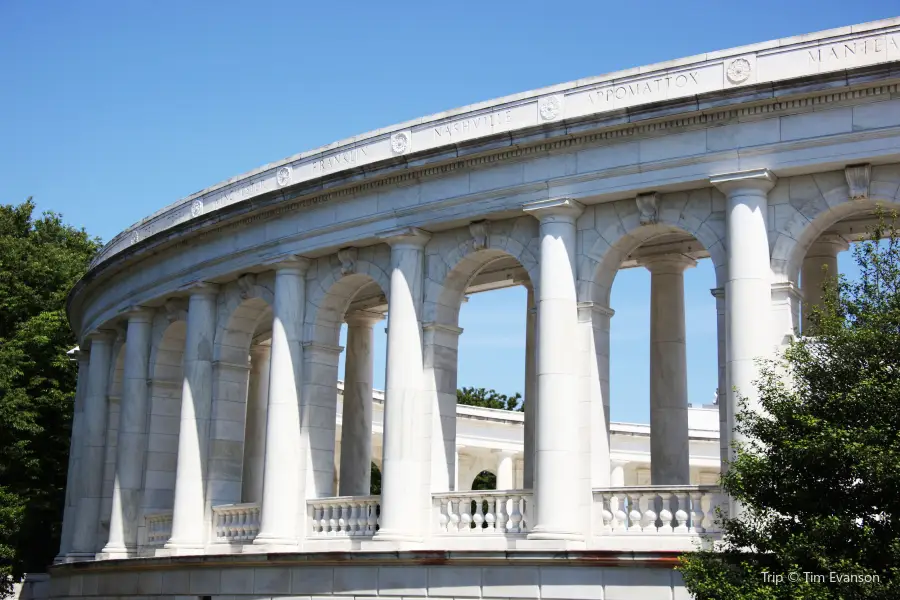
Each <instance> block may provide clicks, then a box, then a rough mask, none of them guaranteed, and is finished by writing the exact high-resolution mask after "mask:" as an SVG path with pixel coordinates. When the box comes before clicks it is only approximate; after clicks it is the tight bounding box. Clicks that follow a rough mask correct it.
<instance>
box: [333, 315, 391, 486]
mask: <svg viewBox="0 0 900 600" xmlns="http://www.w3.org/2000/svg"><path fill="white" fill-rule="evenodd" d="M382 318H383V317H382V315H379V314H376V313H369V312H365V311H358V312H355V313H352V314H350V315H347V319H346V321H347V359H346V362H345V364H344V372H345V373H344V406H343V413H342V418H341V463H340V476H341V478H340V490H339V492H338V495H339V496H368V495H369V490H370V485H371V474H372V385H373V381H374V365H373V356H374V355H373V352H372V347H373V345H374V344H375V336H374V333H373V330H372V328H373V326H374V325H375V323H377V322H378V321H380V320H381V319H382Z"/></svg>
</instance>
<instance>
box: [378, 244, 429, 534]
mask: <svg viewBox="0 0 900 600" xmlns="http://www.w3.org/2000/svg"><path fill="white" fill-rule="evenodd" d="M430 237H431V234H429V233H426V232H424V231H421V230H419V229H416V228H413V227H408V228H403V229H401V230H396V231H391V232H388V233H386V234H384V235H383V236H382V239H384V240H385V241H386V242H387V243H389V244H390V245H391V289H390V300H389V302H388V335H387V375H386V377H385V379H386V382H385V383H386V385H385V398H384V442H383V443H384V455H383V464H384V468H383V469H382V472H381V473H382V479H381V529H380V530H379V531H378V533H377V534H376V536H375V537H376V538H377V539H381V540H396V541H402V540H412V541H417V540H419V539H421V533H422V531H421V530H422V526H423V525H422V521H423V519H424V516H425V515H424V512H425V510H426V508H427V507H426V500H427V501H428V502H427V504H428V505H430V492H431V490H430V488H428V487H427V486H426V485H425V483H426V482H424V481H423V479H424V477H425V469H426V468H428V467H430V458H431V448H430V443H427V442H430V439H431V423H430V421H428V420H427V416H428V415H427V413H426V411H425V410H424V409H425V408H426V402H427V399H426V398H425V393H424V390H423V388H424V385H423V384H424V377H423V366H424V360H423V347H422V291H423V286H424V280H423V278H424V271H425V252H424V250H425V244H426V243H427V242H428V240H429V238H430Z"/></svg>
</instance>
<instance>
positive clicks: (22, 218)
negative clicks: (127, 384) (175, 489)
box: [0, 198, 100, 592]
mask: <svg viewBox="0 0 900 600" xmlns="http://www.w3.org/2000/svg"><path fill="white" fill-rule="evenodd" d="M33 212H34V203H33V202H32V201H31V198H29V199H28V200H26V201H25V202H24V203H22V204H19V205H18V206H11V205H3V206H0V423H2V427H0V569H3V575H11V576H13V577H16V578H17V577H19V576H21V575H22V574H23V573H25V572H31V571H38V572H39V571H44V570H45V569H46V567H47V565H48V564H50V563H51V562H52V560H53V557H54V556H55V554H56V552H57V550H58V549H59V538H60V529H61V526H60V525H61V520H62V519H61V515H62V508H63V503H64V497H65V486H66V470H67V468H68V451H69V436H70V432H71V420H72V408H73V406H72V399H73V397H74V392H75V379H76V370H77V369H76V367H75V365H73V364H72V362H71V361H70V360H69V359H68V357H67V355H66V351H68V350H70V349H71V348H72V347H73V346H74V345H75V338H74V336H73V334H72V330H71V329H70V327H69V323H68V320H67V318H66V314H65V310H64V309H65V302H66V295H67V294H68V292H69V290H70V289H71V288H72V286H73V285H74V284H75V282H76V281H77V280H78V279H79V278H80V277H81V276H82V275H83V274H84V273H85V271H86V270H87V266H88V263H89V262H90V260H91V258H92V257H93V256H94V255H95V253H96V252H97V250H98V248H99V246H100V243H99V240H98V239H96V238H91V237H90V236H88V234H87V233H85V232H84V231H83V230H78V229H75V228H73V227H71V226H69V225H66V224H65V223H63V221H62V218H61V216H60V215H58V214H54V213H51V212H47V213H44V215H43V216H42V217H41V218H39V219H35V218H34V217H33ZM5 583H6V582H5V577H4V578H3V582H0V585H5ZM0 592H3V590H2V589H0Z"/></svg>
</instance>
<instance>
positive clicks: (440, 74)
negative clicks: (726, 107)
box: [0, 0, 900, 422]
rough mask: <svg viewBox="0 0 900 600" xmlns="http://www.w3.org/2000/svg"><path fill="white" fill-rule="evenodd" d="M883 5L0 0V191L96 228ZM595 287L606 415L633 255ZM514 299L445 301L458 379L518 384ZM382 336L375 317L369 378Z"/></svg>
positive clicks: (624, 409)
mask: <svg viewBox="0 0 900 600" xmlns="http://www.w3.org/2000/svg"><path fill="white" fill-rule="evenodd" d="M898 9H900V6H898V5H897V3H896V1H894V2H889V1H874V0H871V1H858V2H852V3H850V2H842V1H836V0H818V1H815V2H812V1H807V0H802V1H800V0H794V1H792V2H784V1H783V0H781V1H778V2H775V1H772V0H757V1H754V2H744V3H737V2H714V1H706V2H703V1H695V0H692V1H681V2H663V1H660V0H653V1H632V2H597V1H593V2H576V1H570V2H546V1H544V2H531V1H524V0H519V1H515V2H466V1H456V2H442V3H438V2H421V1H420V2H404V3H401V2H281V3H270V2H263V1H254V2H244V3H238V2H230V1H218V2H199V1H193V2H174V1H168V0H166V1H162V0H157V1H154V2H149V1H137V0H133V1H122V0H118V1H107V2H96V1H89V0H84V1H79V2H63V1H61V0H60V1H55V2H25V1H18V2H16V1H13V0H0V73H2V77H3V84H4V85H3V88H4V90H3V93H2V95H0V202H4V203H14V202H20V201H22V200H24V199H25V198H26V197H27V196H29V195H34V197H35V199H36V201H37V203H38V207H39V208H40V209H41V210H44V209H51V210H55V211H58V212H62V213H63V214H64V216H65V218H66V219H67V220H68V221H69V222H71V223H74V224H76V225H78V226H83V227H85V228H86V229H87V230H88V231H90V232H91V233H93V234H95V235H98V236H100V237H102V238H103V239H104V240H108V239H110V238H111V237H112V236H113V235H115V234H116V233H117V232H118V231H120V230H121V229H123V228H125V227H127V226H128V225H130V224H132V223H134V222H135V221H137V220H139V219H140V218H141V217H143V216H145V215H147V214H149V213H151V212H153V211H155V210H156V209H158V208H160V207H162V206H164V205H166V204H169V203H170V202H173V201H174V200H177V199H178V198H181V197H183V196H186V195H188V194H190V193H192V192H195V191H197V190H200V189H202V188H205V187H207V186H209V185H211V184H214V183H216V182H218V181H220V180H223V179H226V178H228V177H231V176H233V175H236V174H239V173H242V172H244V171H247V170H250V169H252V168H255V167H257V166H259V165H262V164H264V163H267V162H269V161H272V160H276V159H279V158H283V157H286V156H289V155H291V154H294V153H296V152H299V151H301V150H305V149H309V148H313V147H316V146H319V145H322V144H325V143H328V142H332V141H335V140H338V139H341V138H344V137H347V136H350V135H354V134H358V133H362V132H365V131H368V130H371V129H375V128H378V127H382V126H386V125H390V124H392V123H397V122H400V121H404V120H406V119H410V118H415V117H419V116H423V115H427V114H430V113H434V112H437V111H441V110H444V109H448V108H453V107H456V106H462V105H466V104H470V103H472V102H477V101H481V100H487V99H490V98H494V97H497V96H502V95H505V94H511V93H516V92H521V91H525V90H530V89H533V88H537V87H541V86H545V85H550V84H555V83H561V82H565V81H570V80H573V79H578V78H581V77H587V76H592V75H599V74H602V73H605V72H608V71H614V70H618V69H624V68H628V67H633V66H639V65H644V64H648V63H652V62H657V61H662V60H668V59H673V58H678V57H682V56H688V55H692V54H697V53H700V52H706V51H712V50H720V49H724V48H729V47H732V46H736V45H741V44H747V43H753V42H760V41H765V40H769V39H774V38H778V37H783V36H789V35H796V34H801V33H808V32H812V31H818V30H821V29H827V28H831V27H838V26H841V25H850V24H854V23H861V22H865V21H871V20H874V19H880V18H884V17H889V16H894V15H895V14H896V13H897V12H898ZM848 259H849V256H848V255H845V256H843V257H842V265H846V264H848V262H849V261H848ZM707 262H708V261H707ZM713 281H714V280H713V274H712V270H711V268H710V267H709V265H708V264H702V263H701V265H700V266H699V267H698V268H696V269H693V270H691V271H688V273H687V275H686V287H687V292H686V293H687V296H688V298H687V301H688V305H689V307H690V308H689V310H688V314H687V326H688V331H689V335H688V352H689V355H688V360H689V365H688V369H689V382H690V396H691V400H692V402H695V403H705V402H709V401H711V399H712V395H713V391H714V389H715V385H716V374H715V371H716V367H715V307H714V302H713V299H712V297H711V296H710V295H709V291H708V290H709V288H711V287H713ZM612 304H613V308H614V309H615V310H616V311H617V314H616V317H615V318H614V319H613V330H612V336H613V341H612V417H613V419H616V420H628V421H638V422H646V421H647V420H648V414H649V408H648V384H647V372H648V356H649V353H648V352H649V351H648V336H649V275H648V273H646V272H645V271H642V270H637V269H636V270H632V271H627V272H622V273H620V275H619V277H618V278H617V279H616V283H615V286H614V288H613V298H612ZM524 305H525V298H524V293H523V292H522V291H521V289H519V290H508V291H500V292H494V293H490V294H483V295H479V296H475V297H473V298H472V300H471V302H470V303H469V304H467V305H465V306H464V308H463V311H462V317H461V320H462V322H461V323H460V325H461V326H462V327H463V328H464V329H465V330H466V331H465V333H464V334H463V337H462V340H461V344H460V366H459V383H460V385H474V386H484V387H493V388H497V389H498V390H501V391H504V392H508V393H511V392H514V391H521V390H522V387H523V386H522V380H523V377H524V375H523V373H524V369H523V358H524V318H525V312H524V311H525V306H524ZM383 341H384V340H383V331H380V332H379V338H378V354H377V362H376V379H377V381H376V384H377V385H382V383H383V373H384V367H383V365H384V360H383V349H384V344H383Z"/></svg>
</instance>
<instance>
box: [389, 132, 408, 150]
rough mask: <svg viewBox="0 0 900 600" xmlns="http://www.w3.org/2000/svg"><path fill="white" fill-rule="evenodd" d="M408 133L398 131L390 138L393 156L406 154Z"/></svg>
mask: <svg viewBox="0 0 900 600" xmlns="http://www.w3.org/2000/svg"><path fill="white" fill-rule="evenodd" d="M410 142H411V140H410V137H409V133H408V132H406V131H400V132H397V133H395V134H394V135H392V136H391V150H392V151H393V152H394V154H406V153H407V152H409V147H410Z"/></svg>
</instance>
